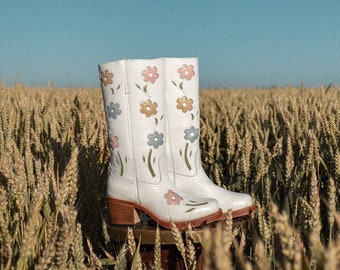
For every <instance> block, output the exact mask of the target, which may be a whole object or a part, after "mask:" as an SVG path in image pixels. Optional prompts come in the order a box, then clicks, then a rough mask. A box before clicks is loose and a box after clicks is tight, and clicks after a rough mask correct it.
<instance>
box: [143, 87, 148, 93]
mask: <svg viewBox="0 0 340 270" xmlns="http://www.w3.org/2000/svg"><path fill="white" fill-rule="evenodd" d="M143 91H144V92H145V93H146V92H147V91H148V86H147V85H145V86H144V87H143Z"/></svg>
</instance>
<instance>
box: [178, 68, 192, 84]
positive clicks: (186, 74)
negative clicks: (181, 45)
mask: <svg viewBox="0 0 340 270" xmlns="http://www.w3.org/2000/svg"><path fill="white" fill-rule="evenodd" d="M178 73H179V77H180V78H181V79H187V80H188V81H190V80H191V77H193V76H194V75H195V72H194V67H193V66H192V65H189V66H187V65H185V64H184V65H182V67H181V68H179V69H178Z"/></svg>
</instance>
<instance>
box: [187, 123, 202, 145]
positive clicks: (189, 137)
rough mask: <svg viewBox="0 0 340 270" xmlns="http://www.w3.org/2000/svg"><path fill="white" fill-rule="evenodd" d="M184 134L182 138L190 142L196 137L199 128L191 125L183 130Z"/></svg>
mask: <svg viewBox="0 0 340 270" xmlns="http://www.w3.org/2000/svg"><path fill="white" fill-rule="evenodd" d="M184 132H185V136H184V139H186V140H187V141H190V142H192V143H193V142H194V141H195V140H197V139H198V136H199V128H194V127H193V126H192V127H191V128H188V129H186V130H184Z"/></svg>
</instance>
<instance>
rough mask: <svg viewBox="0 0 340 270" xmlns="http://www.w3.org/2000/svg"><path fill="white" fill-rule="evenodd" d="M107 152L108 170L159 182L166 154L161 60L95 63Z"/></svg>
mask: <svg viewBox="0 0 340 270" xmlns="http://www.w3.org/2000/svg"><path fill="white" fill-rule="evenodd" d="M99 73H100V80H101V87H102V93H103V99H104V110H105V113H106V120H107V126H108V136H109V145H110V152H111V167H110V173H111V174H113V175H115V176H117V177H122V178H124V179H125V180H131V181H133V180H136V179H139V181H140V182H146V183H155V184H156V183H158V182H159V181H160V169H159V166H160V164H159V163H160V161H161V160H162V159H164V157H165V156H166V149H165V136H164V134H165V119H164V113H165V103H164V93H163V92H164V83H165V74H164V60H163V59H152V60H121V61H116V62H110V63H106V64H102V65H99Z"/></svg>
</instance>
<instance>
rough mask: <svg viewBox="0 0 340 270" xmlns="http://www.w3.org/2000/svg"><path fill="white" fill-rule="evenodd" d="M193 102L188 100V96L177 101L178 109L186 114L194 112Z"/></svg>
mask: <svg viewBox="0 0 340 270" xmlns="http://www.w3.org/2000/svg"><path fill="white" fill-rule="evenodd" d="M192 103H193V100H192V99H191V98H190V99H188V98H187V97H186V96H184V97H182V98H178V99H177V109H179V110H182V112H184V113H186V112H187V111H191V110H192Z"/></svg>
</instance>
